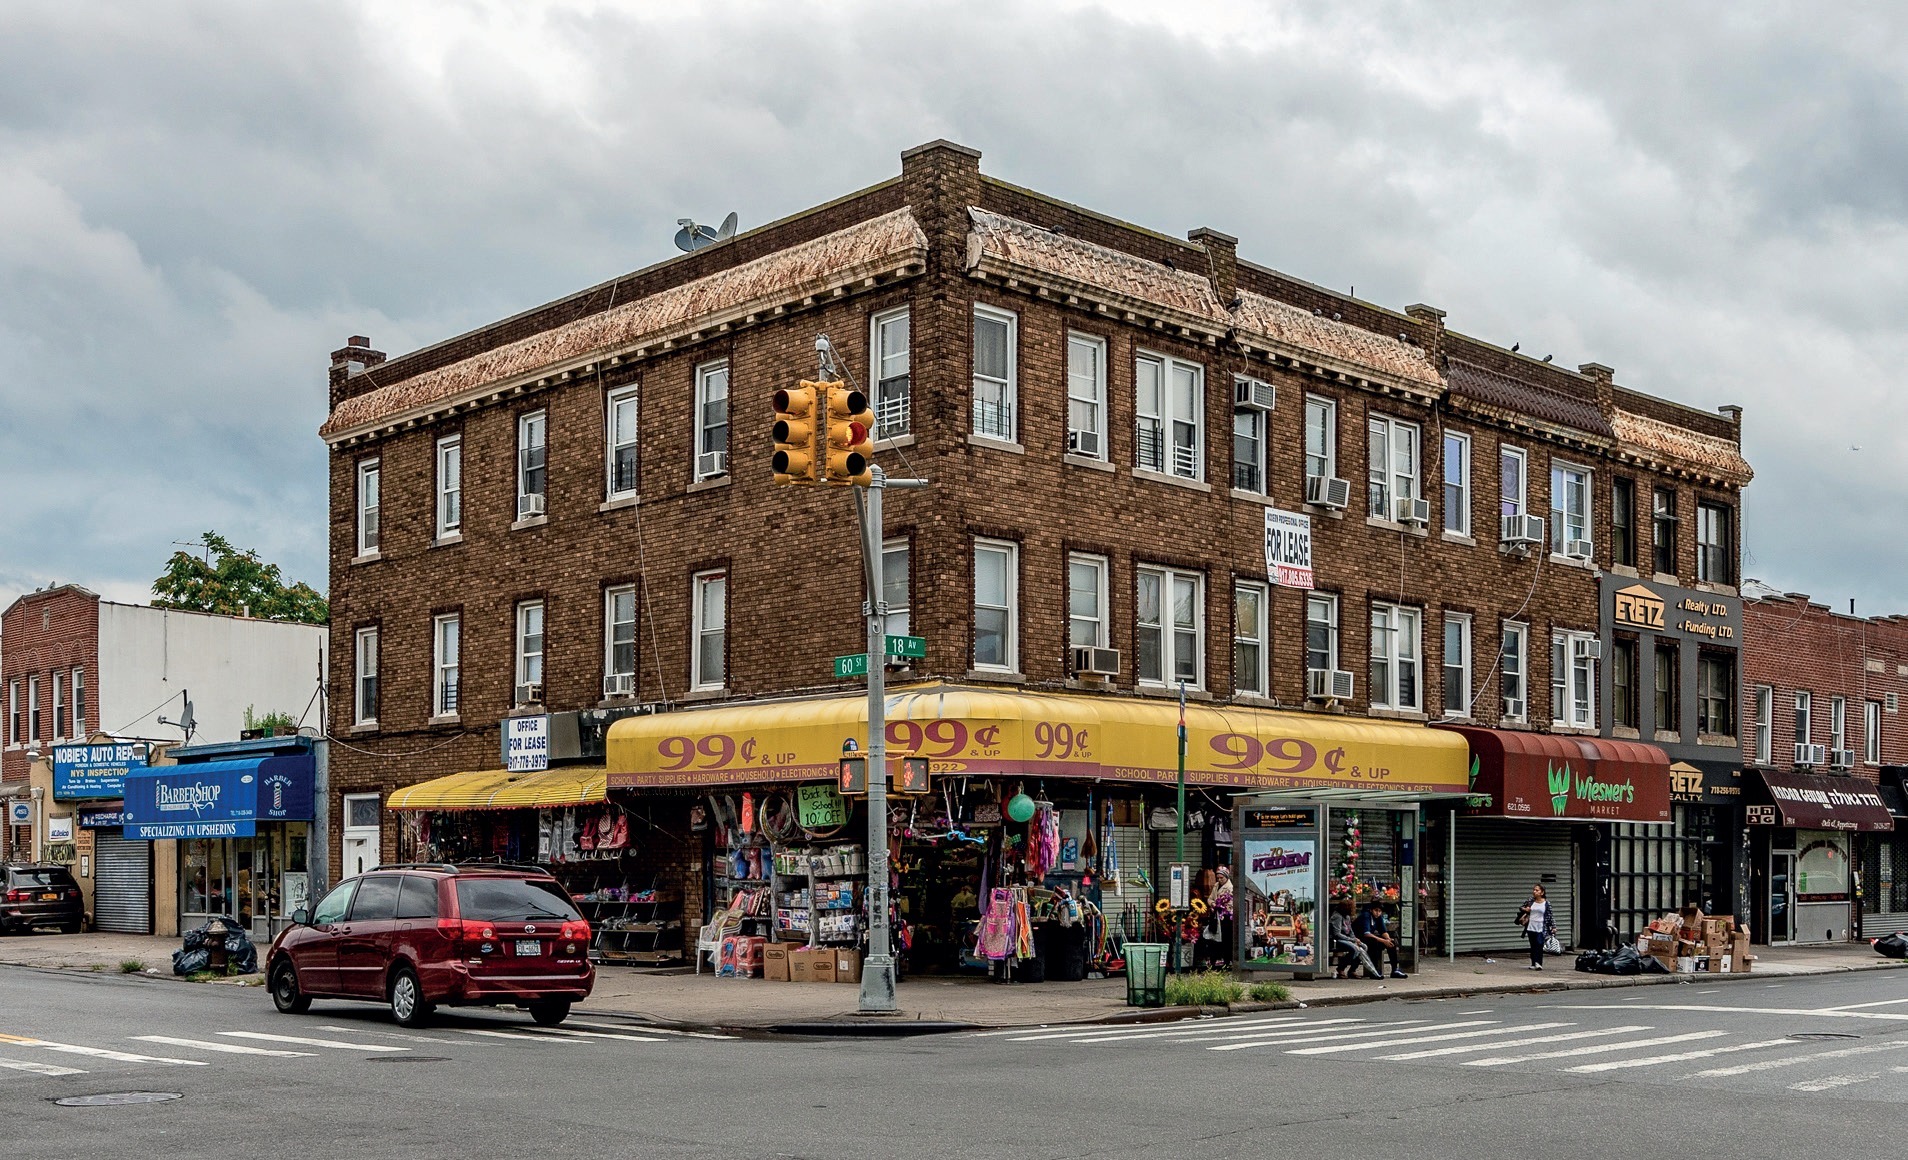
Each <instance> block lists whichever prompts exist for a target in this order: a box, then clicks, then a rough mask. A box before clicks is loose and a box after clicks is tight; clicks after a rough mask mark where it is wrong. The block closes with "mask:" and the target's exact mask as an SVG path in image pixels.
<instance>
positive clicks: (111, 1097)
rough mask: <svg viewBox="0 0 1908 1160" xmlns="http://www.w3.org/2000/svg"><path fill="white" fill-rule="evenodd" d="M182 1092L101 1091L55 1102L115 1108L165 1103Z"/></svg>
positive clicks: (73, 1105) (176, 1097) (72, 1105)
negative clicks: (122, 1105) (92, 1094)
mask: <svg viewBox="0 0 1908 1160" xmlns="http://www.w3.org/2000/svg"><path fill="white" fill-rule="evenodd" d="M182 1094H183V1093H180V1092H101V1093H99V1094H98V1095H96V1096H65V1097H62V1098H60V1099H57V1100H54V1101H53V1102H54V1103H56V1104H58V1105H60V1106H61V1107H63V1108H115V1107H118V1106H120V1105H121V1104H163V1103H165V1102H166V1101H167V1100H176V1099H179V1098H181V1096H182Z"/></svg>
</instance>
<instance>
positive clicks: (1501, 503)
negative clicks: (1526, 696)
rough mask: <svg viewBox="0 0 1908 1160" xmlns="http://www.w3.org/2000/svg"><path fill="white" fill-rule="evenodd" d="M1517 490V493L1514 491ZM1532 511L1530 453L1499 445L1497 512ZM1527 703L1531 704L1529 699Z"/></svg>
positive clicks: (1504, 514)
mask: <svg viewBox="0 0 1908 1160" xmlns="http://www.w3.org/2000/svg"><path fill="white" fill-rule="evenodd" d="M1513 463H1515V464H1516V465H1517V469H1516V470H1517V481H1516V483H1515V485H1514V487H1505V486H1504V476H1505V474H1506V473H1507V471H1508V469H1509V468H1510V465H1511V464H1513ZM1513 490H1514V491H1515V494H1512V493H1513ZM1529 511H1530V454H1529V452H1527V451H1525V450H1524V449H1523V448H1522V447H1499V448H1498V449H1497V514H1498V515H1500V516H1521V515H1524V514H1525V513H1527V512H1529ZM1525 704H1529V702H1528V701H1526V702H1525Z"/></svg>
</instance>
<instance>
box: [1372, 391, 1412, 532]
mask: <svg viewBox="0 0 1908 1160" xmlns="http://www.w3.org/2000/svg"><path fill="white" fill-rule="evenodd" d="M1366 435H1367V442H1368V443H1369V445H1370V446H1369V451H1370V462H1369V464H1368V465H1367V468H1368V469H1367V475H1368V477H1369V482H1370V492H1371V505H1370V514H1371V515H1373V516H1376V517H1377V518H1379V519H1381V520H1395V519H1397V518H1398V501H1399V500H1401V499H1416V498H1418V426H1417V424H1415V423H1405V422H1401V421H1399V420H1397V419H1387V418H1385V417H1384V416H1383V415H1373V416H1371V418H1370V419H1369V420H1367V422H1366Z"/></svg>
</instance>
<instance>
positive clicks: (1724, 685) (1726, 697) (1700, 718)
mask: <svg viewBox="0 0 1908 1160" xmlns="http://www.w3.org/2000/svg"><path fill="white" fill-rule="evenodd" d="M1696 731H1697V733H1699V734H1703V733H1707V734H1712V735H1715V736H1721V737H1734V736H1735V735H1736V658H1735V654H1734V653H1720V652H1716V653H1711V652H1703V653H1698V654H1697V655H1696Z"/></svg>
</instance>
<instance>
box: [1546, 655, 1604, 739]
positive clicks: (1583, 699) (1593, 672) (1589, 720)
mask: <svg viewBox="0 0 1908 1160" xmlns="http://www.w3.org/2000/svg"><path fill="white" fill-rule="evenodd" d="M1595 642H1596V637H1594V636H1592V635H1590V634H1589V633H1587V632H1558V633H1553V634H1551V638H1550V721H1551V724H1553V725H1563V726H1567V727H1569V728H1572V729H1590V728H1594V727H1595V726H1596V723H1597V660H1596V657H1595V656H1594V655H1592V654H1593V652H1594V648H1593V646H1594V645H1595Z"/></svg>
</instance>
